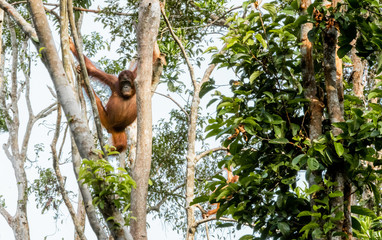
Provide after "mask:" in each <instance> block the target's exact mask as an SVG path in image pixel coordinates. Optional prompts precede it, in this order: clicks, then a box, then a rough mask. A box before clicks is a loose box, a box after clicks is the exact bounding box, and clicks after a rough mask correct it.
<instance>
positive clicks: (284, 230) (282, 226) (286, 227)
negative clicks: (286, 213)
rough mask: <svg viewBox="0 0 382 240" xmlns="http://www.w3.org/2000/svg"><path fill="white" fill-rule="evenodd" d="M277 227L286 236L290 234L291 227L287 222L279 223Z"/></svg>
mask: <svg viewBox="0 0 382 240" xmlns="http://www.w3.org/2000/svg"><path fill="white" fill-rule="evenodd" d="M277 227H278V228H279V229H280V231H281V233H282V234H283V235H284V236H286V235H288V233H289V232H290V227H289V225H288V223H286V222H279V223H277Z"/></svg>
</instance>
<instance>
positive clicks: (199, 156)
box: [195, 147, 228, 162]
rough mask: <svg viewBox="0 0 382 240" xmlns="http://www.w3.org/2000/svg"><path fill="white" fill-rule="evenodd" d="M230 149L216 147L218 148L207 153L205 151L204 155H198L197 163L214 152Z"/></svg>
mask: <svg viewBox="0 0 382 240" xmlns="http://www.w3.org/2000/svg"><path fill="white" fill-rule="evenodd" d="M227 150H228V149H227V148H225V147H216V148H212V149H209V150H207V151H204V152H202V153H200V154H199V155H197V156H196V157H195V162H198V161H199V160H200V159H202V158H204V157H205V156H207V155H209V154H211V153H213V152H217V151H227Z"/></svg>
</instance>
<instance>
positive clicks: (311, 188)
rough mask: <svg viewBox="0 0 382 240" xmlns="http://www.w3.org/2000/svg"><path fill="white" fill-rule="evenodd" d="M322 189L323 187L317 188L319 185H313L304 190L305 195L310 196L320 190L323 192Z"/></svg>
mask: <svg viewBox="0 0 382 240" xmlns="http://www.w3.org/2000/svg"><path fill="white" fill-rule="evenodd" d="M323 189H324V188H323V187H321V186H319V185H313V186H311V187H310V188H309V189H308V190H306V194H307V195H311V194H313V193H315V192H318V191H320V190H323Z"/></svg>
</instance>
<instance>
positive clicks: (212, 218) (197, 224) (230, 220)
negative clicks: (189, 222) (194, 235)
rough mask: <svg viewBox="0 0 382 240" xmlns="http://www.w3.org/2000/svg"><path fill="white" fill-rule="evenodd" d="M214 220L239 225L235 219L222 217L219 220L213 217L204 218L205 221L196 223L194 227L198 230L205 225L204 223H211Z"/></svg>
mask: <svg viewBox="0 0 382 240" xmlns="http://www.w3.org/2000/svg"><path fill="white" fill-rule="evenodd" d="M213 220H221V221H225V222H235V223H237V221H236V220H235V219H233V218H225V217H220V218H219V219H217V218H216V216H213V217H209V218H204V219H201V220H199V221H196V222H195V223H194V225H193V226H192V227H194V228H197V227H198V226H199V225H200V224H203V223H206V222H210V221H213Z"/></svg>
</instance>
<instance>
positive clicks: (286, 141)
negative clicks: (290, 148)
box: [269, 138, 289, 144]
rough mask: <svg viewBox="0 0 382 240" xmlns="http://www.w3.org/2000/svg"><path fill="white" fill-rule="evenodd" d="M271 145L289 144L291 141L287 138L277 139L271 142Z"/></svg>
mask: <svg viewBox="0 0 382 240" xmlns="http://www.w3.org/2000/svg"><path fill="white" fill-rule="evenodd" d="M269 143H272V144H288V143H289V140H288V139H286V138H275V139H271V140H269Z"/></svg>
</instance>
